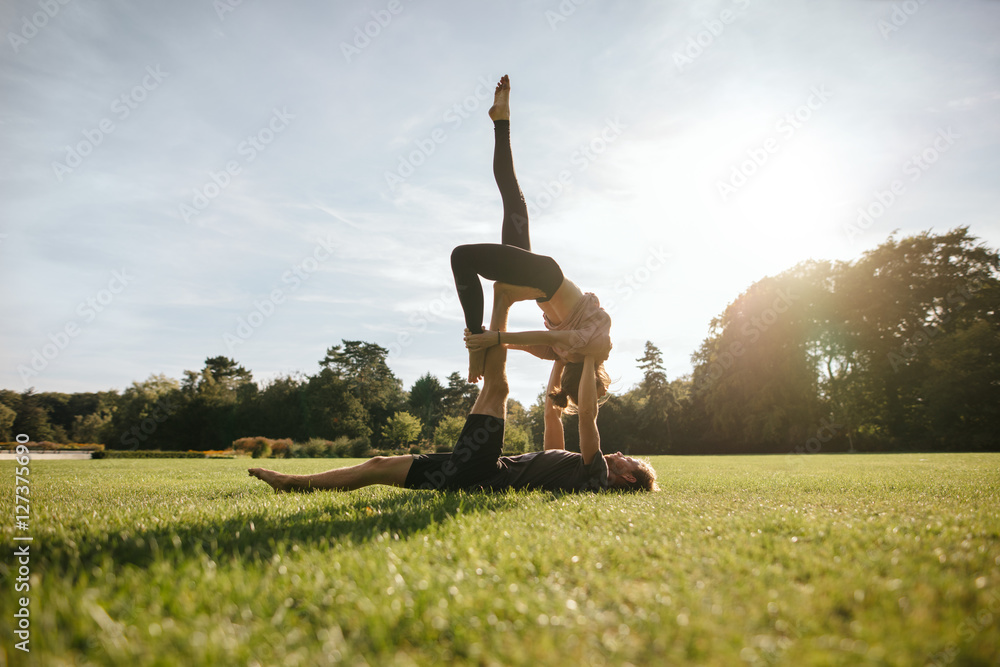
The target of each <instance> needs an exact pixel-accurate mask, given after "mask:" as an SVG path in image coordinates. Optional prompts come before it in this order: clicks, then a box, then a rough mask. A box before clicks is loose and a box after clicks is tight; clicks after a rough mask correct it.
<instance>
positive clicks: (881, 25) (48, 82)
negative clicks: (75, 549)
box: [0, 0, 1000, 404]
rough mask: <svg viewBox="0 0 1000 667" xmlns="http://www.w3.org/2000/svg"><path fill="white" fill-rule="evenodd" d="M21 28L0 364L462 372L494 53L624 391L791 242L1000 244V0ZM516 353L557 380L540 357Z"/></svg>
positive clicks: (686, 354) (8, 371) (9, 67)
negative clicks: (341, 360)
mask: <svg viewBox="0 0 1000 667" xmlns="http://www.w3.org/2000/svg"><path fill="white" fill-rule="evenodd" d="M0 35H3V36H4V40H3V41H4V43H3V44H2V45H0V284H2V286H3V289H2V291H0V300H2V301H0V312H2V313H3V326H2V327H0V388H6V389H13V390H17V391H23V390H25V389H28V388H29V387H34V388H35V390H36V391H63V392H88V391H103V390H109V389H117V390H119V391H120V390H123V389H125V388H126V387H128V386H130V385H131V384H132V383H133V382H139V381H142V380H144V379H146V378H148V377H149V376H150V375H152V374H164V375H166V376H168V377H173V378H181V377H182V376H183V372H184V370H199V369H201V368H202V367H203V366H204V361H205V359H206V358H208V357H213V356H218V355H225V356H228V357H232V358H234V359H236V360H237V361H238V362H239V363H240V364H242V365H243V366H244V367H245V368H247V369H248V370H250V371H252V372H253V375H254V378H255V380H257V381H258V382H261V383H265V382H267V381H268V380H269V379H271V378H274V377H277V376H280V375H286V374H296V373H305V374H311V373H314V372H315V371H316V370H317V369H318V363H319V361H320V360H321V359H322V358H323V357H324V355H325V352H326V350H327V349H328V348H329V347H330V346H332V345H336V344H338V343H340V342H341V340H363V341H367V342H373V343H378V344H379V345H382V346H383V347H385V348H387V349H388V350H389V360H388V361H389V366H390V368H391V369H392V370H393V371H394V372H395V373H396V375H397V376H399V377H400V378H401V379H402V381H403V384H404V386H405V388H407V389H408V388H409V387H410V386H411V385H412V384H413V382H414V381H415V380H417V379H418V378H419V377H420V376H421V375H424V374H425V373H428V372H430V373H431V374H433V375H435V376H436V377H438V378H439V379H440V380H442V381H443V382H444V381H445V379H446V377H447V376H448V374H450V373H451V372H453V371H463V372H464V369H465V368H466V367H467V356H466V351H465V349H464V347H463V343H462V329H463V328H464V324H463V318H462V313H461V309H460V307H459V304H458V299H457V297H456V296H455V289H454V283H453V280H452V276H451V271H450V265H449V255H450V252H451V249H452V248H453V247H455V246H456V245H460V244H463V243H481V242H498V241H499V235H500V221H501V216H502V208H501V202H500V197H499V194H498V192H497V190H496V185H495V183H494V181H493V176H492V150H493V146H492V142H493V134H492V124H491V122H490V121H489V118H488V116H487V110H488V108H489V106H490V105H491V103H492V89H493V87H494V85H495V83H496V81H497V80H498V79H499V77H500V76H501V75H502V74H508V75H509V76H510V78H511V86H512V92H511V107H512V122H511V128H512V130H511V131H512V144H513V151H514V161H515V167H516V170H517V174H518V178H519V181H520V184H521V188H522V190H523V191H524V194H525V196H526V198H527V200H528V203H529V211H530V213H531V225H532V227H531V232H532V247H533V250H534V251H535V252H538V253H541V254H546V255H550V256H552V257H554V258H555V259H556V260H557V261H558V262H559V264H560V265H561V267H562V269H563V272H564V273H565V275H566V276H568V277H569V278H571V279H572V280H573V281H574V282H575V283H577V284H578V285H579V286H580V287H581V288H582V289H583V290H584V291H591V292H594V293H595V294H597V296H598V297H599V298H600V300H601V303H602V305H603V306H604V307H605V309H606V310H607V311H608V312H609V313H610V314H611V317H612V320H613V325H612V340H613V343H614V349H613V350H612V353H611V357H610V358H609V360H608V362H607V367H608V370H609V372H610V374H611V376H612V378H614V379H615V380H616V384H615V385H614V386H613V390H619V391H624V390H627V389H628V388H629V387H631V386H632V385H633V384H635V383H636V382H638V380H639V379H640V378H641V372H640V371H639V369H638V368H637V364H636V359H637V358H638V357H639V356H641V355H642V352H643V348H644V344H645V342H646V341H652V342H653V343H654V344H655V345H656V346H657V347H659V348H660V349H661V351H662V352H663V359H664V364H665V366H666V369H667V374H668V377H670V378H671V379H673V378H676V377H679V376H683V375H685V374H687V373H689V372H690V371H691V359H690V357H691V354H692V352H694V351H695V350H696V349H697V348H698V346H699V345H700V344H701V342H702V340H703V339H704V338H705V336H706V335H707V334H708V330H709V323H710V321H711V319H712V318H713V317H715V316H717V315H719V314H720V313H721V312H722V311H723V310H724V309H725V307H726V305H727V304H729V303H731V302H732V301H733V300H734V299H736V298H737V296H739V294H740V293H741V292H743V291H744V290H746V289H747V288H748V287H749V286H750V285H751V284H753V283H754V282H755V281H757V280H760V279H761V278H763V277H765V276H769V275H776V274H778V273H780V272H782V271H784V270H786V269H788V268H790V267H792V266H794V265H795V264H797V263H798V262H801V261H804V260H808V259H816V260H824V259H828V260H850V259H852V258H856V257H858V256H860V255H861V254H862V253H863V252H865V251H866V250H870V249H872V248H874V247H876V246H877V245H879V244H880V243H882V242H884V241H885V240H886V238H888V237H889V235H890V234H892V233H893V232H894V231H897V230H898V231H897V234H898V235H899V236H905V235H910V234H916V233H919V232H922V231H925V230H933V231H935V232H944V231H946V230H948V229H952V228H954V227H956V226H960V225H965V226H968V227H969V228H970V230H971V232H972V233H973V234H974V235H976V236H978V237H979V238H980V239H982V240H983V241H984V242H985V243H986V244H987V245H989V246H991V247H993V248H997V247H1000V219H998V217H997V211H998V210H1000V187H998V184H1000V178H998V177H1000V2H995V1H991V0H949V1H947V2H946V1H944V0H924V1H921V0H905V1H896V2H889V1H883V0H843V1H840V2H824V3H816V2H809V3H806V2H801V0H773V1H770V2H764V1H763V0H722V1H714V0H698V1H690V2H670V3H664V2H658V1H636V2H627V3H626V2H600V1H598V0H561V2H560V1H557V0H513V1H511V2H504V3H496V2H489V3H488V2H457V1H455V2H443V1H438V2H434V1H432V0H423V1H420V2H416V1H413V0H375V1H372V2H329V1H324V2H318V1H316V2H312V1H308V0H302V1H300V2H294V3H273V2H263V0H242V1H238V0H215V1H212V0H203V1H200V2H170V3H166V2H143V1H135V2H124V1H116V0H100V1H89V0H33V1H24V0H3V2H0ZM487 287H488V285H487ZM488 293H489V292H487V294H488ZM509 326H510V329H511V330H537V329H541V328H543V327H542V320H541V312H540V311H539V310H538V308H537V307H536V306H534V305H533V304H531V303H523V304H518V305H517V306H515V308H514V309H513V310H512V312H511V321H510V325H509ZM508 370H509V375H510V380H511V389H512V396H513V397H514V398H517V399H518V400H520V401H521V402H522V403H525V404H530V403H532V402H534V400H535V398H536V396H537V395H538V393H539V392H540V391H542V390H543V389H544V386H545V383H546V380H547V378H548V370H549V367H548V365H547V363H546V362H543V361H541V360H537V359H534V358H532V357H529V356H528V355H526V354H522V353H517V352H512V353H511V354H510V355H509V363H508Z"/></svg>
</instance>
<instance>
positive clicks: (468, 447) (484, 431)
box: [403, 415, 504, 491]
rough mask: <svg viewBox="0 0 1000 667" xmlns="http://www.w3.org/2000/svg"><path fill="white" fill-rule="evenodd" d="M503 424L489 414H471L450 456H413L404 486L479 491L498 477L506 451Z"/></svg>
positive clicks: (500, 420) (409, 487) (408, 487)
mask: <svg viewBox="0 0 1000 667" xmlns="http://www.w3.org/2000/svg"><path fill="white" fill-rule="evenodd" d="M503 430H504V421H503V420H502V419H497V418H496V417H491V416H490V415H469V416H468V418H467V419H466V420H465V428H463V429H462V433H461V434H460V435H459V436H458V442H457V443H455V449H454V450H452V451H451V453H450V454H419V455H417V456H414V457H413V463H412V464H411V465H410V472H409V473H407V475H406V481H405V482H404V483H403V486H404V487H406V488H407V489H436V490H441V491H454V490H458V489H478V488H480V487H482V485H483V482H485V481H486V480H488V479H489V478H490V477H492V476H493V475H496V474H497V471H498V468H497V461H499V459H500V454H501V452H502V451H503Z"/></svg>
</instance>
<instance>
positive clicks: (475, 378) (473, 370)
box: [469, 347, 489, 383]
mask: <svg viewBox="0 0 1000 667" xmlns="http://www.w3.org/2000/svg"><path fill="white" fill-rule="evenodd" d="M487 349H489V348H485V347H484V348H483V349H481V350H469V382H472V383H476V382H479V381H480V380H482V379H483V373H484V372H485V371H486V350H487Z"/></svg>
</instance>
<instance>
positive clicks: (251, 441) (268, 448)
mask: <svg viewBox="0 0 1000 667" xmlns="http://www.w3.org/2000/svg"><path fill="white" fill-rule="evenodd" d="M291 445H292V441H291V440H289V439H288V438H283V439H281V440H272V439H271V438H262V437H261V436H255V437H253V438H239V439H238V440H233V451H234V452H236V453H237V454H243V455H247V454H249V455H250V456H252V457H253V458H255V459H266V458H268V457H269V456H288V450H289V448H290V447H291Z"/></svg>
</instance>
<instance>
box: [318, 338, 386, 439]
mask: <svg viewBox="0 0 1000 667" xmlns="http://www.w3.org/2000/svg"><path fill="white" fill-rule="evenodd" d="M342 343H343V344H342V345H335V346H333V347H331V348H330V349H329V350H327V353H326V356H325V357H324V358H323V360H322V361H321V362H320V366H321V367H322V368H324V369H329V370H331V371H332V372H333V373H334V374H335V375H336V376H337V377H338V378H340V379H342V380H345V381H346V382H347V384H348V387H349V388H350V391H351V393H352V394H353V395H354V396H355V397H356V398H357V399H358V400H359V401H360V402H361V406H362V407H363V408H364V409H365V410H366V411H367V413H368V419H367V422H368V427H369V428H370V429H371V432H372V433H373V434H381V432H382V426H383V425H384V424H385V423H386V421H387V420H388V419H389V416H390V415H392V414H393V413H394V412H396V411H397V410H398V409H400V408H402V407H404V404H405V396H404V394H403V383H402V382H401V381H400V379H399V378H397V377H396V376H395V375H394V374H393V372H392V370H390V369H389V366H388V364H387V363H386V358H387V357H388V355H389V351H388V350H387V349H385V348H384V347H382V346H380V345H377V344H375V343H366V342H363V341H356V340H344V341H342Z"/></svg>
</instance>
